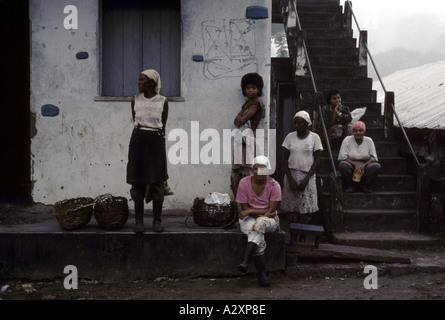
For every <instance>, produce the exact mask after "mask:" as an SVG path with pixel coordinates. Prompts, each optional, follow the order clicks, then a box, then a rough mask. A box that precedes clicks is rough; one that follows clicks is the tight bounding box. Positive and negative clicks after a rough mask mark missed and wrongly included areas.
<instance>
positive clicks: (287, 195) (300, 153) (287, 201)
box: [281, 111, 323, 241]
mask: <svg viewBox="0 0 445 320" xmlns="http://www.w3.org/2000/svg"><path fill="white" fill-rule="evenodd" d="M294 125H295V129H296V131H294V132H291V133H289V134H288V135H287V136H286V138H285V139H284V141H283V144H282V147H283V151H284V152H283V161H284V164H283V167H284V169H285V177H284V181H283V200H282V202H281V208H282V209H283V210H285V211H287V216H288V218H289V220H290V221H291V222H298V223H306V224H307V223H309V222H310V221H311V219H312V214H313V213H315V212H317V211H318V195H317V185H316V175H315V172H316V171H317V168H318V166H319V164H320V155H321V151H322V150H323V146H322V144H321V139H320V136H319V135H318V134H316V133H314V132H312V131H310V130H309V126H310V125H312V121H311V119H310V117H309V114H308V113H307V112H306V111H300V112H298V113H297V114H296V115H295V116H294ZM300 239H301V241H303V240H304V237H300Z"/></svg>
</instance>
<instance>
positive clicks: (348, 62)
mask: <svg viewBox="0 0 445 320" xmlns="http://www.w3.org/2000/svg"><path fill="white" fill-rule="evenodd" d="M309 60H310V61H311V66H312V67H316V66H321V67H337V66H338V67H340V66H342V67H343V66H348V67H358V66H359V65H358V57H357V56H311V55H309Z"/></svg>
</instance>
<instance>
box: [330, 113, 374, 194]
mask: <svg viewBox="0 0 445 320" xmlns="http://www.w3.org/2000/svg"><path fill="white" fill-rule="evenodd" d="M365 133H366V125H365V124H364V123H363V122H362V121H357V122H355V123H354V125H353V126H352V134H353V135H352V136H348V137H346V138H345V139H344V140H343V143H342V144H341V148H340V152H339V154H338V161H340V164H339V166H338V170H339V171H340V173H341V178H342V185H343V189H344V191H345V192H348V193H350V192H354V191H356V190H357V189H358V187H361V189H362V191H363V192H366V193H371V192H372V190H371V185H372V183H373V182H374V180H375V178H376V177H377V175H378V173H379V171H380V168H381V166H380V164H379V163H378V162H377V161H378V159H377V152H376V150H375V145H374V141H372V139H371V138H369V137H365Z"/></svg>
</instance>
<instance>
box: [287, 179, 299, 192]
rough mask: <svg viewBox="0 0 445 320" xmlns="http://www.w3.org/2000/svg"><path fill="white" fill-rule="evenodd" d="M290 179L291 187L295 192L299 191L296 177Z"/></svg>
mask: <svg viewBox="0 0 445 320" xmlns="http://www.w3.org/2000/svg"><path fill="white" fill-rule="evenodd" d="M288 181H289V187H290V189H291V190H292V191H295V192H296V191H298V188H299V186H298V183H297V182H296V181H295V180H294V178H293V177H289V179H288Z"/></svg>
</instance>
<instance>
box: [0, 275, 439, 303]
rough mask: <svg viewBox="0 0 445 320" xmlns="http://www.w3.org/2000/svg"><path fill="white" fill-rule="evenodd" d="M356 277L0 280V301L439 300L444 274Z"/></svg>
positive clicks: (277, 276) (271, 276) (252, 276)
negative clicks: (70, 282)
mask: <svg viewBox="0 0 445 320" xmlns="http://www.w3.org/2000/svg"><path fill="white" fill-rule="evenodd" d="M365 277H366V275H365V274H364V275H363V276H362V277H360V276H355V277H351V276H348V277H346V276H345V277H335V278H333V277H327V276H323V275H322V274H320V275H317V276H316V277H307V278H300V277H294V276H290V275H286V274H285V273H272V274H269V278H270V282H271V286H270V287H268V288H263V287H260V286H258V284H257V282H256V277H255V275H254V274H249V275H246V276H241V277H234V278H179V279H171V278H168V277H160V278H157V279H153V280H151V281H132V282H114V283H106V282H101V281H96V280H91V279H83V280H80V281H79V283H78V289H70V290H67V289H65V288H64V284H63V279H58V280H52V281H27V280H12V281H3V280H0V286H1V287H2V292H1V293H0V299H2V300H269V299H272V300H444V299H445V274H444V273H440V274H421V273H419V274H410V275H401V276H397V277H393V276H389V275H384V276H381V277H379V278H378V281H377V289H365V287H364V282H365Z"/></svg>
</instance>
